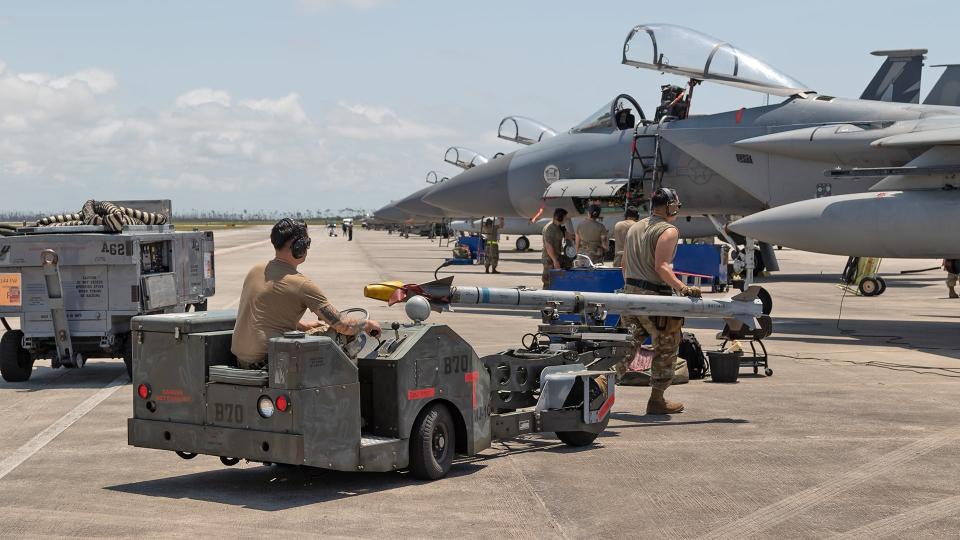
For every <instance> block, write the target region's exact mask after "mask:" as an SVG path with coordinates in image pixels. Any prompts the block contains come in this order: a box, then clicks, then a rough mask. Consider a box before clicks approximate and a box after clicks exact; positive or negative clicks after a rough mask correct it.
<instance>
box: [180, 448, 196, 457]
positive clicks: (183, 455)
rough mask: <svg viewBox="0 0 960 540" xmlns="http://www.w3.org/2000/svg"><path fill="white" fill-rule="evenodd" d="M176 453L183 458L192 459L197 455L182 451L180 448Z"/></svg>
mask: <svg viewBox="0 0 960 540" xmlns="http://www.w3.org/2000/svg"><path fill="white" fill-rule="evenodd" d="M176 454H177V455H178V456H180V457H181V458H183V459H193V458H195V457H197V455H196V454H194V453H193V452H182V451H180V450H176Z"/></svg>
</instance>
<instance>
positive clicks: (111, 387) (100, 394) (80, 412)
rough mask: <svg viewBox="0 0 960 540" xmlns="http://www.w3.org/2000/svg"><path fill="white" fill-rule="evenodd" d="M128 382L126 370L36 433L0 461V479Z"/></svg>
mask: <svg viewBox="0 0 960 540" xmlns="http://www.w3.org/2000/svg"><path fill="white" fill-rule="evenodd" d="M126 383H127V372H126V371H124V372H123V373H122V374H121V375H120V376H119V377H117V378H116V379H114V380H112V381H110V382H109V383H108V384H107V386H105V387H103V388H101V389H100V390H98V391H97V393H96V394H94V395H92V396H90V397H88V398H87V399H86V400H85V401H84V402H83V403H81V404H79V405H77V406H76V407H74V408H73V410H71V411H70V412H68V413H67V414H65V415H63V416H62V417H60V419H59V420H57V421H56V422H54V423H53V424H50V427H48V428H47V429H45V430H43V431H41V432H40V433H37V434H36V435H34V437H33V438H32V439H30V440H29V441H27V442H26V444H24V445H23V446H21V447H20V448H17V449H16V450H15V451H14V452H13V454H11V455H10V456H9V457H7V458H6V459H4V460H3V461H0V480H2V479H3V477H5V476H7V475H8V474H10V473H11V472H13V470H14V469H16V468H17V467H19V466H20V465H21V464H22V463H23V462H24V461H26V460H28V459H30V458H31V457H32V456H33V455H34V454H36V453H37V452H39V451H40V450H41V449H43V447H44V446H46V445H47V444H49V443H50V441H52V440H54V439H56V438H57V436H58V435H60V434H61V433H63V432H64V431H65V430H66V429H67V428H68V427H70V426H72V425H73V424H74V423H75V422H76V421H77V420H80V419H81V418H83V417H84V415H86V414H87V413H88V412H90V411H92V410H93V409H94V408H95V407H96V406H97V405H99V404H100V403H102V402H103V401H104V400H105V399H107V398H108V397H110V396H112V395H113V393H114V392H116V391H117V390H118V389H119V388H120V387H121V386H123V385H125V384H126Z"/></svg>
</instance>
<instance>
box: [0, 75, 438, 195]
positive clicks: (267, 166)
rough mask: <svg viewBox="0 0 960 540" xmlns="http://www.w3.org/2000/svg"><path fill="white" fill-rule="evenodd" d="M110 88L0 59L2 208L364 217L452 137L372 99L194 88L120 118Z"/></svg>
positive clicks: (417, 178)
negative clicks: (96, 202)
mask: <svg viewBox="0 0 960 540" xmlns="http://www.w3.org/2000/svg"><path fill="white" fill-rule="evenodd" d="M117 87H118V79H117V77H116V76H115V75H114V74H112V73H109V72H107V71H104V70H101V69H88V70H82V71H78V72H75V73H69V74H65V75H56V74H47V73H40V72H35V73H14V72H11V71H10V69H9V68H7V67H6V66H5V65H3V64H2V62H0V192H3V193H6V194H7V195H6V196H5V197H4V198H3V203H4V204H3V205H2V206H3V209H10V210H14V209H16V210H31V209H32V210H42V211H55V212H61V211H70V210H73V209H75V208H77V207H78V206H79V205H80V204H81V203H82V201H83V200H85V199H87V198H90V197H98V198H104V199H110V198H118V199H121V198H122V199H131V198H145V199H152V198H168V199H172V200H173V204H174V208H175V209H178V208H179V209H189V208H199V209H204V208H205V209H220V210H223V209H237V208H248V207H249V208H254V207H261V208H266V209H281V210H283V209H301V208H316V207H318V206H319V207H323V208H327V207H334V206H335V207H337V208H339V207H341V206H344V205H347V206H355V207H356V206H361V207H363V206H367V207H371V208H372V207H376V206H379V205H380V203H382V202H383V201H384V200H386V199H387V198H388V197H390V196H393V197H394V198H396V197H399V196H402V195H404V194H406V193H407V192H409V191H412V189H414V188H416V187H418V186H419V185H421V184H422V178H423V175H424V174H425V173H426V171H427V170H428V169H430V168H433V167H436V166H437V165H439V164H441V162H440V158H441V153H440V152H438V151H437V150H436V148H438V147H439V146H443V145H444V144H446V143H447V142H449V140H450V139H451V138H452V136H453V135H454V134H455V132H454V131H453V130H451V129H449V128H447V127H444V126H441V125H434V124H429V123H425V122H422V121H419V120H417V119H414V118H409V117H406V116H405V115H402V114H398V113H397V112H396V111H394V110H393V109H391V108H389V107H386V106H383V105H376V104H357V103H346V102H342V103H338V104H335V105H330V106H328V107H319V108H318V110H316V111H312V114H308V112H307V110H306V109H305V107H304V105H303V100H302V98H301V96H300V94H298V93H296V92H287V93H285V94H281V95H279V96H267V97H264V96H241V95H234V94H233V93H231V92H230V91H228V90H225V89H218V88H212V87H206V88H194V89H186V90H185V91H183V92H181V93H179V95H176V94H175V95H173V96H171V97H170V99H169V101H168V102H167V105H165V106H161V107H159V108H156V109H154V110H148V109H145V108H142V107H140V108H137V112H136V113H127V112H123V111H121V110H120V107H118V106H117V105H116V104H115V103H114V100H113V97H112V91H113V90H114V89H115V88H117ZM437 138H439V139H440V140H434V139H437ZM364 141H389V144H358V142H364ZM438 145H439V146H438ZM24 186H29V189H25V188H24ZM365 201H366V204H365Z"/></svg>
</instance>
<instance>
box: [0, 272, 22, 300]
mask: <svg viewBox="0 0 960 540" xmlns="http://www.w3.org/2000/svg"><path fill="white" fill-rule="evenodd" d="M21 287H22V285H21V283H20V274H0V307H20V305H21V300H20V296H21Z"/></svg>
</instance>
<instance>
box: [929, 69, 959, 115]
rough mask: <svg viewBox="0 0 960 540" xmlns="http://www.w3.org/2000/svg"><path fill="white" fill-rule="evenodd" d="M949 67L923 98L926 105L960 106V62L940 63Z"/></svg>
mask: <svg viewBox="0 0 960 540" xmlns="http://www.w3.org/2000/svg"><path fill="white" fill-rule="evenodd" d="M931 67H945V68H947V69H946V70H945V71H944V72H943V75H940V78H939V79H938V80H937V84H935V85H933V89H931V90H930V93H929V94H927V97H926V98H925V99H924V100H923V104H924V105H951V106H954V107H956V106H960V64H938V65H935V66H931Z"/></svg>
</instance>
